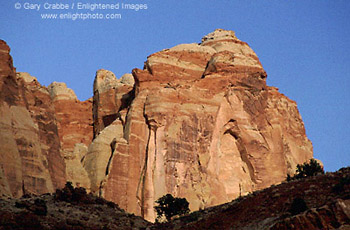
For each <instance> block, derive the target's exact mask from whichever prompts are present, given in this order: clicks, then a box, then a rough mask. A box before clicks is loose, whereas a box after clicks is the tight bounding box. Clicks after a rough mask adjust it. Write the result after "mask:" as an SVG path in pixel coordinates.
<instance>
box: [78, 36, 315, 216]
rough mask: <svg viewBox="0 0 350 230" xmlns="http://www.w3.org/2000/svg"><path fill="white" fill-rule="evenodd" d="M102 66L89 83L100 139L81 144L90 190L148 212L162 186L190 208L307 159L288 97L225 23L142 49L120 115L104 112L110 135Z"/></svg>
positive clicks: (307, 146) (245, 189)
mask: <svg viewBox="0 0 350 230" xmlns="http://www.w3.org/2000/svg"><path fill="white" fill-rule="evenodd" d="M107 73H108V72H107ZM106 75H108V74H106V72H104V71H103V72H102V73H99V72H98V74H97V76H96V79H95V85H94V86H95V87H94V92H98V94H97V95H96V93H95V95H94V116H95V119H94V126H96V127H97V129H96V132H95V135H97V137H96V139H95V140H97V139H98V138H99V135H98V133H99V132H100V133H101V134H100V135H102V133H103V140H104V141H100V140H99V141H94V142H93V144H92V145H94V148H96V149H99V148H101V149H100V150H97V151H92V150H91V151H90V150H89V153H88V156H89V154H90V155H91V156H90V157H87V158H85V159H84V166H85V168H86V170H87V171H88V172H91V173H90V174H89V176H90V179H91V180H92V181H94V182H93V183H92V187H93V188H94V189H93V190H94V191H99V193H100V194H103V195H104V196H105V197H106V198H107V199H112V200H113V201H115V202H117V203H118V204H120V205H121V207H123V208H125V209H127V210H128V211H130V212H134V213H136V214H141V215H142V216H143V217H145V218H146V219H148V220H154V218H155V214H154V209H153V206H154V204H155V203H154V202H155V200H156V199H158V198H159V197H160V196H162V195H164V194H166V193H171V194H173V195H175V196H179V197H186V198H187V200H188V201H189V203H190V208H191V210H197V209H199V208H205V207H208V206H212V205H215V204H220V203H224V202H227V201H230V200H232V199H234V198H236V197H238V196H240V195H244V194H247V193H249V192H252V191H254V190H257V189H261V188H265V187H268V186H270V185H271V184H275V183H279V182H280V181H282V180H284V179H285V177H286V174H287V173H293V172H294V168H295V166H296V164H298V163H303V162H305V161H307V160H308V159H310V158H312V145H311V142H310V141H309V140H308V139H307V137H306V135H305V130H304V125H303V122H302V120H301V117H300V115H299V112H298V110H297V107H296V104H295V102H293V101H292V100H290V99H288V98H287V97H285V96H284V95H282V94H280V93H279V92H278V90H277V89H276V88H273V87H268V86H266V76H267V75H266V73H265V71H264V69H263V67H262V66H261V63H260V62H259V59H258V58H257V56H256V54H255V53H254V51H253V50H251V49H250V47H249V46H248V44H247V43H245V42H242V41H240V40H239V39H237V38H236V37H235V35H234V33H233V32H232V31H225V30H216V31H215V32H213V33H211V34H209V35H207V36H205V37H204V38H203V40H202V43H201V44H184V45H179V46H175V47H173V48H170V49H165V50H163V51H160V52H158V53H155V54H152V55H150V56H149V57H148V59H147V61H146V62H145V67H144V70H139V69H135V70H133V76H134V78H135V91H134V92H133V91H129V92H133V93H135V98H134V99H133V97H131V98H132V99H133V100H132V102H131V103H128V104H127V106H128V110H127V115H126V119H124V118H121V116H119V115H117V116H114V119H112V120H113V121H114V122H113V123H115V121H117V120H119V121H120V123H119V129H118V132H114V133H113V134H107V132H110V131H108V130H109V129H106V128H104V127H106V125H101V123H103V122H102V120H103V119H102V118H103V117H109V116H112V115H113V114H115V113H117V114H118V112H117V111H118V110H120V107H119V106H118V105H117V103H116V100H115V97H114V95H115V94H116V93H117V92H118V90H119V88H120V87H121V86H120V85H118V84H116V83H113V84H111V85H112V86H113V87H109V89H107V88H108V87H107V86H106V85H108V82H116V81H117V80H111V79H112V77H111V78H109V77H106ZM108 76H109V75H108ZM104 79H107V80H106V81H107V83H104V82H103V81H104ZM101 85H102V86H103V87H102V89H103V90H99V88H101ZM106 89H107V90H106ZM128 90H131V88H128ZM128 90H126V91H124V92H127V91H128ZM100 92H103V93H100ZM106 92H108V93H106ZM124 111H125V110H124ZM96 118H98V119H96ZM110 122H111V121H110ZM106 124H107V125H108V122H107V123H106ZM105 130H106V132H104V131H105ZM117 133H118V136H116V134H117ZM110 135H112V136H110ZM119 137H123V140H124V139H125V140H126V143H124V141H122V142H118V141H116V140H117V139H118V138H119ZM101 138H102V136H101ZM114 138H116V139H114ZM113 140H114V142H113ZM100 142H101V143H100ZM113 143H114V144H113ZM111 145H113V146H114V148H112V149H111V147H110V146H111ZM97 146H99V147H97ZM103 146H104V147H103ZM108 156H111V157H110V162H109V163H108V162H107V159H105V158H106V157H108ZM96 159H99V160H96ZM95 162H101V164H99V165H100V166H98V167H97V166H92V165H93V164H96V163H95ZM106 167H107V168H108V169H109V171H108V173H107V172H106ZM98 175H99V176H98ZM96 178H97V179H96ZM99 183H101V186H100V187H99V188H96V187H94V186H98V184H99Z"/></svg>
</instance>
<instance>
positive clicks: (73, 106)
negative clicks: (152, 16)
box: [0, 41, 92, 197]
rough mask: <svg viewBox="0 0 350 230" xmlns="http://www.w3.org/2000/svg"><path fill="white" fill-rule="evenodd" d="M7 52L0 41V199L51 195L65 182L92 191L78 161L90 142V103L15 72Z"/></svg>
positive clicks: (63, 88) (61, 85) (62, 87)
mask: <svg viewBox="0 0 350 230" xmlns="http://www.w3.org/2000/svg"><path fill="white" fill-rule="evenodd" d="M9 52H10V49H9V47H8V46H7V44H6V43H5V42H4V41H0V88H1V91H0V130H1V132H0V196H1V195H5V196H13V197H19V196H21V195H23V193H36V194H40V193H47V192H50V193H51V192H54V191H55V189H56V188H61V187H63V186H64V184H65V183H66V181H67V180H69V181H72V182H74V183H75V184H80V185H82V186H85V187H90V180H89V178H88V176H87V173H86V171H85V169H84V168H83V167H82V165H81V163H80V161H81V158H82V157H83V155H85V154H86V152H87V145H89V144H90V142H91V140H92V113H91V107H92V103H91V100H90V101H86V102H80V101H78V100H77V99H76V97H74V96H75V94H74V92H72V91H71V90H69V89H67V87H66V86H65V84H64V83H53V84H51V85H50V86H49V89H48V88H46V87H44V86H42V85H40V84H39V83H38V81H37V79H36V78H35V77H32V76H30V75H29V74H28V73H16V70H15V68H13V64H12V58H11V56H10V55H9ZM67 92H69V93H70V94H69V93H67ZM72 95H74V96H72ZM84 146H85V151H84ZM72 164H73V165H72ZM73 174H74V175H73Z"/></svg>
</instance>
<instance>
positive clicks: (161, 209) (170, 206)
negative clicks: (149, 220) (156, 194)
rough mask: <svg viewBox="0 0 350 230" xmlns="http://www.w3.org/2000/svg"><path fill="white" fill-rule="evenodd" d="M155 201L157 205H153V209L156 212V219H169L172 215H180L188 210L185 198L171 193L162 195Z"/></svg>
mask: <svg viewBox="0 0 350 230" xmlns="http://www.w3.org/2000/svg"><path fill="white" fill-rule="evenodd" d="M156 203H157V204H158V205H156V206H154V209H155V211H156V212H157V221H159V220H161V219H162V217H165V218H166V219H167V221H170V220H171V218H172V217H173V216H176V215H179V216H181V215H184V214H186V213H189V212H190V209H189V208H188V206H189V203H188V201H187V200H186V198H174V197H173V196H172V195H171V194H166V195H164V196H162V197H161V198H159V199H158V200H157V201H156Z"/></svg>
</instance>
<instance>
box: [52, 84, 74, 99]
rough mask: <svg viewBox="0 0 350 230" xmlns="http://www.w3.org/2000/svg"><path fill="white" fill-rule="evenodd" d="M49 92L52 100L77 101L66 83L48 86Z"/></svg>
mask: <svg viewBox="0 0 350 230" xmlns="http://www.w3.org/2000/svg"><path fill="white" fill-rule="evenodd" d="M48 90H49V93H50V96H51V99H52V100H54V101H55V100H73V101H74V100H77V96H76V95H75V93H74V91H73V90H72V89H69V88H67V85H66V83H63V82H53V83H51V84H50V85H49V86H48Z"/></svg>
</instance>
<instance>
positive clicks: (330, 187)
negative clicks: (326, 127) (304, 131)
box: [151, 168, 350, 230]
mask: <svg viewBox="0 0 350 230" xmlns="http://www.w3.org/2000/svg"><path fill="white" fill-rule="evenodd" d="M349 194H350V168H343V169H341V170H339V171H338V172H335V173H326V174H321V175H317V176H314V177H309V178H304V179H300V180H294V181H292V182H284V183H282V184H279V185H276V186H275V185H273V186H271V187H269V188H266V189H263V190H260V191H255V192H253V193H251V194H249V195H247V196H243V197H239V198H238V199H235V200H233V201H231V202H229V203H225V204H222V205H218V206H215V207H210V208H207V209H205V210H200V211H197V212H193V213H191V214H189V215H187V216H183V217H181V218H178V219H175V220H173V221H171V222H170V223H165V224H158V225H157V224H156V225H154V226H152V227H151V229H154V230H156V229H183V230H187V229H188V230H192V229H210V230H224V229H235V230H246V229H249V230H261V229H266V230H275V229H276V230H287V229H288V230H291V229H295V230H300V229H305V230H320V229H338V230H345V229H350V196H349ZM295 199H298V200H300V199H301V200H302V201H304V202H305V204H306V207H305V209H301V208H300V206H293V205H292V204H293V203H294V202H293V201H294V200H295ZM292 207H293V208H292Z"/></svg>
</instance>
